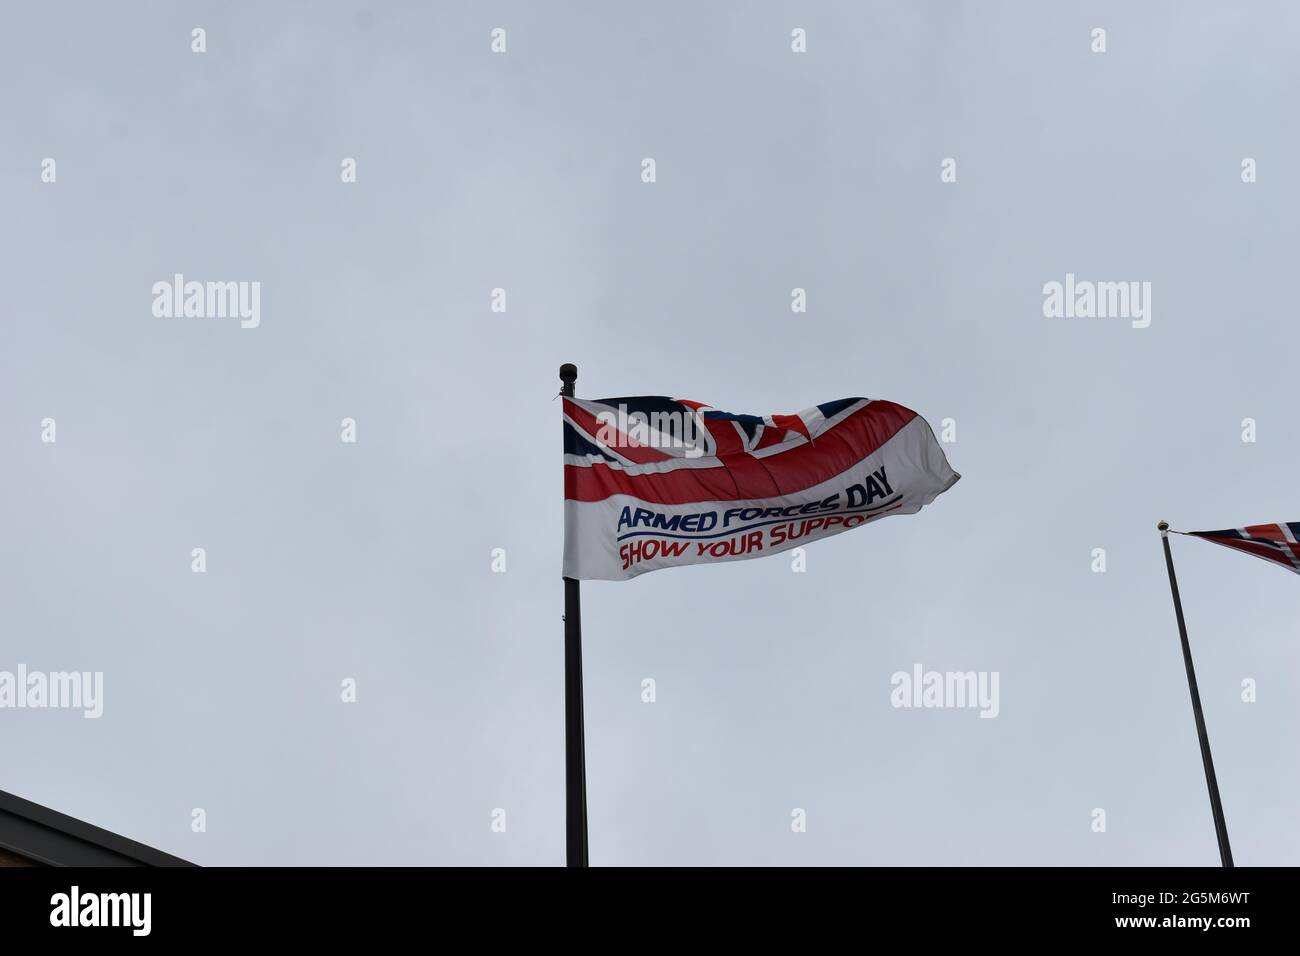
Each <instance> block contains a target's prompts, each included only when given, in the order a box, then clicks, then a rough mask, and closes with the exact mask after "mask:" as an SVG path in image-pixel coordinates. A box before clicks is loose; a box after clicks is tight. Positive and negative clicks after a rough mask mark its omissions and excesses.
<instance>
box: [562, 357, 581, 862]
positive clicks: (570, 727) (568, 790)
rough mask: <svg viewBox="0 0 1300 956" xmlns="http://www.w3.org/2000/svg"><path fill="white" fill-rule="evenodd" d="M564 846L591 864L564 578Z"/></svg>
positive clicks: (575, 622) (567, 368)
mask: <svg viewBox="0 0 1300 956" xmlns="http://www.w3.org/2000/svg"><path fill="white" fill-rule="evenodd" d="M577 380H578V366H576V365H570V364H569V363H567V362H566V363H565V364H564V365H561V366H560V381H561V382H562V383H563V384H562V385H561V386H560V394H561V395H567V396H568V397H570V398H572V397H573V394H574V387H573V385H574V382H576V381H577ZM564 834H565V838H564V844H565V860H566V861H567V865H569V866H586V865H587V758H586V753H585V748H584V746H583V742H582V602H581V595H580V594H579V592H578V582H577V579H575V578H565V579H564Z"/></svg>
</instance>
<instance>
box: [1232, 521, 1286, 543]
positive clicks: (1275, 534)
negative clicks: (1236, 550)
mask: <svg viewBox="0 0 1300 956" xmlns="http://www.w3.org/2000/svg"><path fill="white" fill-rule="evenodd" d="M1243 530H1244V531H1245V532H1246V534H1248V535H1250V536H1251V537H1252V538H1263V539H1264V540H1265V541H1285V540H1286V535H1284V534H1283V533H1282V529H1281V528H1280V527H1278V526H1277V525H1275V524H1252V525H1247V526H1246V527H1245V528H1244V529H1243Z"/></svg>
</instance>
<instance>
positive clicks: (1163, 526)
mask: <svg viewBox="0 0 1300 956" xmlns="http://www.w3.org/2000/svg"><path fill="white" fill-rule="evenodd" d="M1156 530H1157V531H1159V532H1160V533H1161V534H1162V535H1164V534H1168V533H1169V522H1168V521H1162V522H1160V523H1159V524H1158V525H1156Z"/></svg>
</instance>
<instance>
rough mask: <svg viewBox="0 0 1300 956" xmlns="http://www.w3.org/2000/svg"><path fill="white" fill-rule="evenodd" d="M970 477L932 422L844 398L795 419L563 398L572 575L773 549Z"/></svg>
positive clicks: (641, 569)
mask: <svg viewBox="0 0 1300 956" xmlns="http://www.w3.org/2000/svg"><path fill="white" fill-rule="evenodd" d="M960 477H961V476H960V475H958V474H957V473H956V472H955V471H953V470H952V468H950V467H949V465H948V460H947V459H946V458H945V457H944V454H943V450H942V449H941V448H940V447H939V443H938V441H936V440H935V437H934V432H933V431H931V429H930V426H929V424H928V423H927V422H926V421H925V419H923V418H921V416H919V415H918V414H917V413H916V412H914V411H912V410H911V409H909V408H904V407H903V406H902V405H897V404H895V403H893V402H887V401H880V400H874V401H873V400H871V399H866V398H843V399H840V400H839V401H835V402H827V403H826V404H824V405H817V406H814V407H813V408H809V409H806V410H804V411H802V412H800V413H799V414H797V415H766V416H763V415H736V414H732V413H731V412H722V411H718V410H717V409H714V408H710V407H709V406H707V405H702V404H700V403H699V402H690V401H686V400H685V399H673V398H660V397H654V396H650V397H640V398H605V399H600V400H598V401H585V400H583V399H578V398H571V397H567V396H566V397H565V398H564V498H565V501H564V576H565V577H569V578H576V579H579V580H583V579H588V580H589V579H597V580H607V581H623V580H626V579H628V578H633V577H636V576H637V575H638V574H644V573H645V572H646V571H657V570H658V569H660V568H671V567H677V566H679V565H687V564H716V563H719V562H722V561H736V560H740V559H744V558H757V557H761V556H763V555H765V554H775V553H777V552H780V551H786V550H788V549H790V548H795V547H799V546H802V545H805V544H808V543H809V542H810V541H816V540H818V539H820V538H826V537H829V536H830V535H833V534H839V533H840V532H841V531H848V530H849V529H850V528H856V527H859V526H861V525H864V524H867V523H868V522H871V521H875V520H876V519H878V518H883V517H885V516H886V515H906V514H914V513H916V512H917V511H920V510H921V508H922V507H923V506H925V505H928V504H929V503H930V502H931V501H933V500H934V499H935V498H936V497H937V496H938V495H940V494H942V493H943V492H945V491H947V490H948V489H949V488H951V487H952V486H953V484H954V483H955V482H956V481H957V479H958V478H960Z"/></svg>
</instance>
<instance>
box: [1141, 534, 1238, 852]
mask: <svg viewBox="0 0 1300 956" xmlns="http://www.w3.org/2000/svg"><path fill="white" fill-rule="evenodd" d="M1156 528H1157V529H1158V530H1159V531H1160V541H1161V542H1162V543H1163V544H1164V546H1165V567H1166V568H1168V569H1169V590H1170V591H1172V592H1173V595H1174V614H1175V615H1176V616H1177V617H1178V636H1179V637H1180V638H1182V642H1183V663H1184V664H1186V665H1187V687H1188V690H1190V691H1191V693H1192V713H1193V714H1194V715H1195V716H1196V736H1197V737H1199V738H1200V740H1201V763H1202V764H1203V765H1204V767H1205V785H1206V786H1207V787H1208V788H1209V790H1210V810H1211V811H1213V813H1214V835H1215V836H1216V837H1217V838H1218V841H1219V860H1220V861H1221V862H1222V863H1223V865H1224V867H1226V868H1228V869H1231V868H1232V847H1231V846H1230V845H1229V844H1228V824H1227V823H1226V822H1225V821H1224V819H1223V801H1221V800H1220V799H1219V781H1218V778H1217V777H1215V775H1214V757H1212V756H1211V755H1210V735H1209V734H1208V733H1207V732H1206V730H1205V714H1204V713H1202V712H1201V692H1200V691H1199V690H1198V689H1197V687H1196V671H1195V669H1194V668H1193V667H1192V647H1191V645H1190V644H1188V643H1187V625H1186V624H1185V623H1184V622H1183V602H1182V600H1181V599H1180V598H1179V597H1178V578H1177V577H1175V575H1174V556H1173V553H1172V552H1171V551H1170V550H1169V524H1168V522H1165V521H1162V522H1160V523H1159V524H1158V525H1156Z"/></svg>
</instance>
